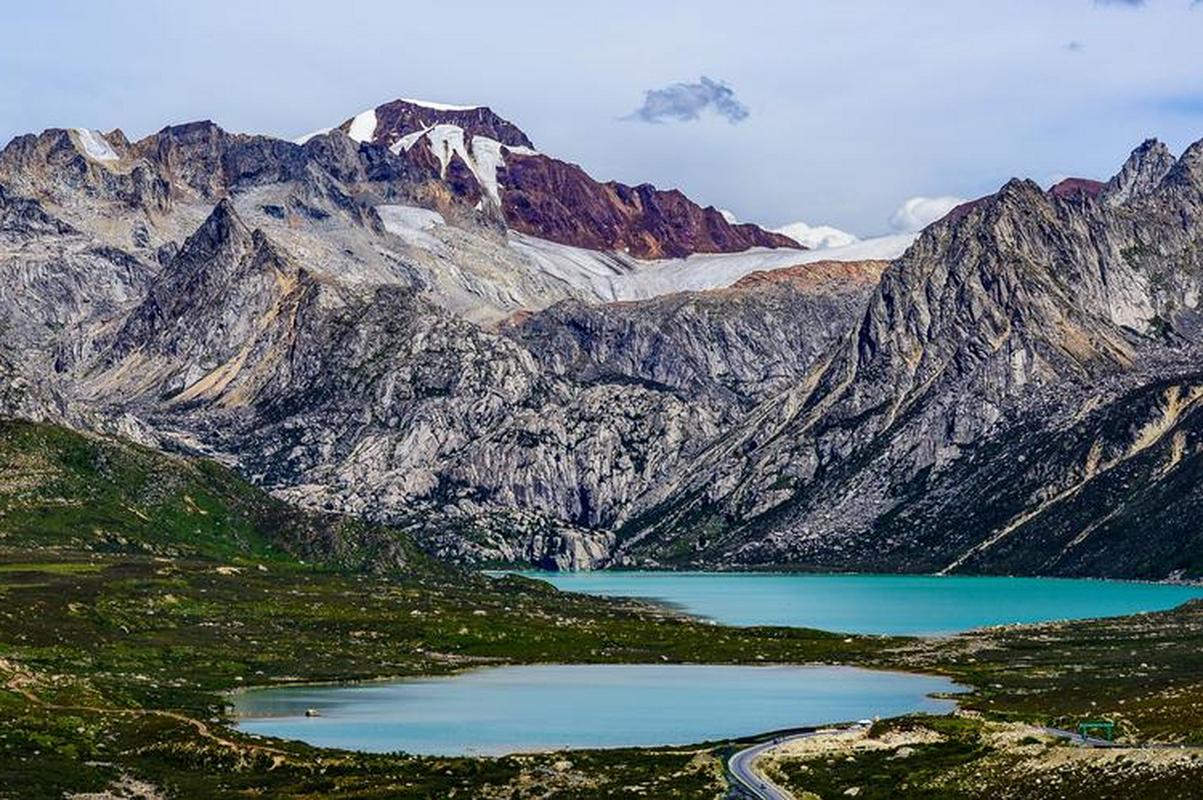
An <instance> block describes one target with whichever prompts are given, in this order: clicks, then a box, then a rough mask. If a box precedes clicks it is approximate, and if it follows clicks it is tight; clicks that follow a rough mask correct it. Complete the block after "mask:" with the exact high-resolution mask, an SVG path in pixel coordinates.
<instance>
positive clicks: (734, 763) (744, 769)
mask: <svg viewBox="0 0 1203 800" xmlns="http://www.w3.org/2000/svg"><path fill="white" fill-rule="evenodd" d="M863 727H864V726H863V725H852V726H849V727H847V728H823V729H822V730H815V731H806V732H804V733H794V734H787V735H784V736H778V737H775V738H773V739H769V740H768V741H764V742H760V743H759V744H754V745H752V746H751V747H748V748H745V749H743V750H740V751H739V752H738V753H736V754H735V755H733V756H731V758H730V759H728V760H727V770H728V771H729V772H730V773H731V777H732V778H734V779H735V781H736V783H738V784H739V787H740V788H741V789H742V790H743V791H744V793H745V794H747V795H749V796H750V797H754V798H755V799H756V800H794V796H793V795H792V794H790V793H789V792H787V791H786V790H785V789H782V788H781V787H780V786H778V785H777V784H775V783H773V782H772V781H771V780H769V779H768V778H767V777H765V775H764V774H763V773H762V772H760V771H759V770H758V769H756V767H755V762H756V759H758V758H760V756H762V755H764V754H765V753H767V752H768V751H769V750H772V749H773V748H774V747H780V746H781V745H783V744H787V743H789V742H796V741H798V740H799V739H809V738H810V737H812V736H818V735H820V734H828V733H840V732H843V731H852V730H859V729H860V728H863Z"/></svg>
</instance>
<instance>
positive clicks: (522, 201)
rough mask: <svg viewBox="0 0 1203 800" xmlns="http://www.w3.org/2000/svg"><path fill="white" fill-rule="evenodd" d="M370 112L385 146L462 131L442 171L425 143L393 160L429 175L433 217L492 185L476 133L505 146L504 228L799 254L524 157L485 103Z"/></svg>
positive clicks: (760, 233) (570, 167)
mask: <svg viewBox="0 0 1203 800" xmlns="http://www.w3.org/2000/svg"><path fill="white" fill-rule="evenodd" d="M375 114H376V127H375V129H374V130H373V131H372V143H373V144H375V145H378V146H381V147H386V148H392V147H394V146H395V145H397V143H398V142H400V141H401V140H402V139H403V138H404V137H405V136H408V135H410V134H414V133H421V132H422V131H426V130H429V129H430V128H431V127H432V126H435V125H454V126H457V127H459V128H461V129H462V130H463V143H464V147H463V149H462V150H461V151H460V153H461V154H459V155H455V156H454V157H452V158H451V159H450V160H449V161H447V162H446V164H447V166H446V168H445V169H441V168H440V163H439V161H438V159H436V158H435V156H434V154H433V153H432V151H431V149H430V148H431V145H430V143H429V141H428V140H427V139H426V138H425V137H423V138H419V139H418V140H417V141H416V142H412V144H407V147H408V149H405V150H402V151H401V152H399V153H397V155H399V156H401V157H402V158H404V159H405V160H407V161H409V162H410V163H412V164H414V165H415V167H416V168H417V169H418V170H419V171H420V172H424V173H428V174H430V175H431V177H430V178H429V179H428V180H427V184H428V185H426V186H424V187H423V194H424V195H426V196H430V197H437V198H438V199H439V203H438V208H439V210H440V211H447V210H448V208H449V207H448V205H447V204H453V205H458V206H459V207H461V208H465V207H466V208H472V209H475V208H477V207H478V206H477V204H478V203H481V202H482V200H484V199H485V198H486V192H485V188H484V185H483V184H487V185H489V186H491V185H492V184H491V180H492V167H491V166H489V164H485V165H482V164H477V163H475V162H476V159H477V158H478V155H477V152H478V151H477V150H476V149H475V146H474V145H473V142H472V140H473V139H474V137H477V136H481V137H486V138H488V139H492V140H494V141H496V142H499V143H500V144H501V145H503V149H502V155H503V159H504V162H505V163H504V165H501V166H500V167H499V168H498V170H497V174H496V179H497V188H498V194H499V196H500V202H501V209H500V210H501V213H502V215H503V217H504V220H505V223H506V224H507V225H508V226H509V227H511V228H513V229H514V230H516V231H520V232H522V233H526V234H530V235H532V236H538V237H540V238H543V239H550V240H551V241H554V242H560V243H561V244H569V245H574V246H577V247H585V248H589V249H591V250H615V251H625V252H628V253H630V254H631V255H633V256H635V257H637V258H648V259H653V258H675V257H680V256H687V255H690V254H691V253H734V252H739V251H741V250H747V249H749V248H752V247H788V248H793V249H804V248H802V246H801V245H799V244H798V243H797V242H795V241H794V240H793V239H790V238H789V237H788V236H783V235H781V234H778V233H770V232H768V231H766V230H763V229H762V228H760V227H758V226H756V225H739V224H735V225H733V224H731V223H729V222H727V220H726V219H724V218H723V215H722V214H720V213H719V212H718V210H716V209H714V208H702V207H701V206H699V205H698V204H697V203H694V202H693V201H691V200H690V199H689V198H688V197H686V196H685V195H684V194H682V193H681V192H679V191H677V190H675V189H674V190H669V191H661V190H659V189H657V188H656V187H654V186H652V185H650V184H641V185H639V186H627V185H626V184H622V183H615V182H610V183H599V182H598V181H595V180H594V179H593V178H591V177H590V176H589V174H588V173H587V172H585V171H584V170H583V169H581V168H580V167H578V166H577V165H575V164H570V163H568V162H565V161H560V160H558V159H555V158H551V157H549V156H545V155H540V154H532V153H533V150H534V146H533V145H532V144H531V141H530V139H529V138H527V136H526V134H525V133H523V132H522V131H521V130H520V129H519V128H518V127H517V126H516V125H514V124H513V123H512V122H509V121H508V120H505V119H502V118H501V117H499V116H497V115H496V114H494V113H493V112H492V111H491V110H490V109H488V108H486V107H484V106H481V107H479V108H444V107H432V106H429V105H423V104H421V103H416V102H411V101H408V100H394V101H392V102H391V103H385V104H384V105H382V106H378V107H377V108H376V109H375ZM351 124H352V120H347V121H346V122H344V123H343V124H342V125H341V126H340V127H341V129H342V130H343V131H344V132H347V131H349V130H350V127H351ZM411 141H412V140H411ZM514 148H520V149H521V150H522V151H523V152H516V151H515V149H514ZM398 149H400V148H398ZM489 163H491V162H489ZM482 175H484V176H485V177H483V178H482ZM435 184H437V185H435ZM494 208H495V201H494V206H492V207H490V208H489V209H488V212H489V213H495V211H494V210H493V209H494Z"/></svg>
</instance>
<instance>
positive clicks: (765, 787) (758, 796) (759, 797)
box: [727, 725, 1119, 800]
mask: <svg viewBox="0 0 1203 800" xmlns="http://www.w3.org/2000/svg"><path fill="white" fill-rule="evenodd" d="M864 727H865V726H864V725H850V726H848V727H844V728H823V729H822V730H815V731H805V732H802V733H794V734H787V735H784V736H778V737H775V738H772V739H768V740H766V741H763V742H760V743H758V744H754V745H752V746H751V747H747V748H745V749H743V750H740V751H739V752H738V753H735V754H734V755H733V756H731V758H730V759H728V760H727V770H728V771H729V772H730V773H731V777H732V778H734V779H735V781H736V783H738V784H739V787H740V789H742V790H743V792H744V793H745V794H747V795H749V796H750V797H753V798H755V800H794V796H793V795H792V794H790V793H789V792H787V791H786V790H785V789H782V788H781V787H780V786H778V785H777V784H775V783H773V782H772V781H771V780H769V779H768V778H767V777H766V776H765V775H764V773H762V772H760V770H758V769H756V767H755V762H756V759H758V758H760V757H761V756H762V755H764V754H765V753H767V752H768V751H769V750H772V749H773V748H775V747H780V746H781V745H783V744H787V743H789V742H796V741H798V740H800V739H809V738H810V737H812V736H818V735H820V734H828V733H839V732H844V731H853V730H858V729H861V728H864ZM1042 730H1043V731H1044V732H1045V733H1046V734H1048V735H1050V736H1056V737H1059V738H1062V739H1069V740H1071V741H1076V742H1078V743H1079V744H1082V745H1083V746H1085V747H1118V746H1119V745H1116V744H1115V743H1114V742H1108V741H1106V740H1105V739H1097V738H1095V737H1093V736H1087V737H1082V736H1081V735H1079V734H1077V733H1074V732H1073V731H1067V730H1063V729H1061V728H1049V727H1045V728H1043V729H1042Z"/></svg>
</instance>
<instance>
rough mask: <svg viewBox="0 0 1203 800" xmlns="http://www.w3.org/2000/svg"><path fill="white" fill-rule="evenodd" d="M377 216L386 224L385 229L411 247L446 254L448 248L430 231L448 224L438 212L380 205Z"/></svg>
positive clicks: (413, 207)
mask: <svg viewBox="0 0 1203 800" xmlns="http://www.w3.org/2000/svg"><path fill="white" fill-rule="evenodd" d="M376 214H377V215H379V217H380V221H381V222H382V223H384V229H385V230H386V231H388V232H389V233H391V234H393V235H394V236H396V237H397V238H399V239H400V240H401V241H403V242H405V243H406V244H407V245H409V246H410V247H418V248H421V249H422V250H426V251H428V252H431V253H445V252H446V251H447V246H446V245H445V244H444V243H443V241H442V240H441V239H439V238H438V237H437V236H434V235H433V234H431V233H430V231H432V230H434V229H435V228H438V227H440V226H442V225H446V224H447V220H445V219H444V218H443V215H442V214H440V213H439V212H437V211H431V210H430V209H428V208H419V207H418V206H403V205H380V206H376Z"/></svg>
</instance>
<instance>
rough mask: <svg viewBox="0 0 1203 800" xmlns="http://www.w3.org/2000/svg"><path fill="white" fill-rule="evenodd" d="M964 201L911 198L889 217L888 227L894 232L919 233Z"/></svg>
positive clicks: (944, 198) (946, 198) (960, 199)
mask: <svg viewBox="0 0 1203 800" xmlns="http://www.w3.org/2000/svg"><path fill="white" fill-rule="evenodd" d="M964 202H965V201H964V200H963V199H962V198H960V197H951V196H948V195H945V196H943V197H912V198H910V199H908V200H906V201H905V202H904V203H903V204H902V205H900V206H899V207H898V210H897V211H895V212H894V214H893V216H891V217H890V227H891V228H893V229H894V230H896V231H902V232H914V231H920V230H923V229H924V228H926V227H927V226H928V225H930V224H932V223H933V222H935V221H936V220H938V219H940V218H941V217H943V216H944V215H945V214H947V213H948V212H949V211H952V210H953V209H954V208H956V207H957V206H959V205H960V204H961V203H964Z"/></svg>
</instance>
